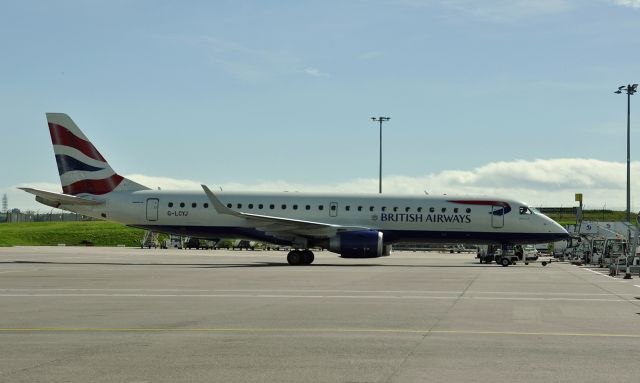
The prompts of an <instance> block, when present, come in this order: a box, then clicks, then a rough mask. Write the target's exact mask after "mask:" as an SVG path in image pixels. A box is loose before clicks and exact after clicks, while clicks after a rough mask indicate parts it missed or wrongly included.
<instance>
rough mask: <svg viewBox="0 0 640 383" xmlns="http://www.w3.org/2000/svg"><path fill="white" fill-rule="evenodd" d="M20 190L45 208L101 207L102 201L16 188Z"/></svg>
mask: <svg viewBox="0 0 640 383" xmlns="http://www.w3.org/2000/svg"><path fill="white" fill-rule="evenodd" d="M18 189H20V190H24V191H26V192H27V193H30V194H33V195H35V196H36V201H38V202H40V203H43V204H45V205H47V206H51V207H58V206H60V205H85V206H91V205H101V204H103V203H104V201H95V200H92V199H87V198H82V197H75V196H72V195H68V194H60V193H54V192H50V191H45V190H40V189H33V188H18Z"/></svg>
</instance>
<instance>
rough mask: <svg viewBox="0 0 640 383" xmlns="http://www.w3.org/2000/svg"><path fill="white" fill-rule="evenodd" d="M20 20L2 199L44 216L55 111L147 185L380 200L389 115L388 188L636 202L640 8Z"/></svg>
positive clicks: (181, 9) (295, 4) (555, 0)
mask: <svg viewBox="0 0 640 383" xmlns="http://www.w3.org/2000/svg"><path fill="white" fill-rule="evenodd" d="M2 9H3V11H2V13H0V52H2V60H0V85H1V86H0V102H1V105H2V106H1V107H0V109H1V110H2V111H3V113H2V114H3V125H2V132H1V134H2V138H1V140H2V142H3V145H2V150H1V151H0V163H1V164H2V165H1V166H2V177H1V178H0V192H6V193H8V194H9V196H10V205H12V206H13V207H22V208H31V207H37V206H38V205H36V204H29V203H28V202H26V201H27V200H28V196H26V197H25V198H24V199H23V197H21V196H19V192H16V191H15V186H16V185H24V184H29V185H36V184H37V185H44V186H49V188H50V189H54V190H56V188H59V186H58V185H57V184H58V175H57V171H56V168H55V161H54V159H53V151H52V149H51V144H50V139H49V136H48V132H47V128H46V122H45V118H44V113H45V112H64V113H68V114H69V115H71V117H72V118H73V119H74V120H75V121H76V123H77V124H78V125H79V126H80V127H81V128H82V129H83V131H84V132H85V134H86V135H87V136H88V137H89V138H90V139H91V140H92V141H93V142H94V144H95V145H96V146H97V147H98V148H99V150H100V151H101V152H102V154H103V155H104V156H105V157H106V158H107V159H108V160H109V162H110V164H111V165H112V167H113V168H114V169H116V171H118V172H119V173H120V174H123V175H134V176H135V175H137V177H139V178H138V179H144V180H145V181H146V182H148V183H151V184H150V185H149V186H162V187H164V188H167V187H171V186H178V187H197V185H198V184H199V183H207V184H211V185H222V186H223V187H226V188H239V189H257V188H266V189H275V190H281V189H295V190H326V191H338V190H339V191H346V192H349V191H365V192H366V191H370V192H376V191H377V171H378V130H377V125H376V124H374V123H373V122H372V121H371V120H370V117H371V116H378V115H384V116H390V117H391V121H389V122H388V123H386V124H385V126H384V174H385V180H386V181H385V185H386V187H385V191H387V190H388V191H392V192H396V193H402V192H421V191H422V190H425V189H427V190H429V191H430V192H431V193H449V194H457V193H462V194H465V193H474V194H475V193H484V192H486V193H499V194H502V195H507V196H510V197H514V198H520V199H524V200H527V201H530V202H531V203H533V204H535V205H542V204H546V205H560V204H564V205H567V204H570V203H571V202H572V200H573V192H583V193H585V200H586V201H589V196H591V198H592V199H591V201H592V205H593V206H592V207H594V208H595V207H597V206H595V205H602V204H607V205H608V206H611V207H623V206H624V187H625V186H624V185H625V171H624V162H625V160H626V152H625V148H626V146H625V140H626V131H625V126H626V125H625V124H626V120H625V118H626V115H625V113H626V100H625V97H623V96H620V95H615V94H613V91H614V90H615V89H616V88H617V86H618V85H622V84H627V83H628V82H631V83H634V82H639V81H640V71H639V70H638V68H639V67H638V62H640V60H639V59H640V51H639V50H638V49H637V47H638V46H640V0H588V1H587V0H535V1H534V0H509V1H508V0H484V1H465V0H404V1H392V0H385V1H383V0H380V1H375V0H372V1H270V2H266V1H142V0H138V1H117V0H109V1H100V0H86V1H71V0H69V1H28V0H27V1H3V2H2ZM636 99H637V97H636ZM634 101H636V100H632V159H633V158H634V157H636V158H637V156H634V155H633V153H634V142H639V141H638V140H637V139H636V138H637V137H638V129H637V128H636V127H637V126H638V124H633V121H634V120H633V118H634V116H633V112H634V110H638V113H636V115H638V118H640V114H639V113H640V109H638V108H640V106H639V107H638V108H634V105H633V102H634ZM637 102H640V99H637ZM637 102H636V103H637ZM636 153H640V148H638V150H637V151H636ZM634 168H637V166H634ZM638 169H640V168H638ZM576 172H580V173H579V174H578V173H576ZM550 173H553V174H550ZM618 173H620V174H618ZM636 174H637V176H636ZM145 177H146V178H145ZM158 177H164V178H158ZM632 178H633V179H634V180H635V179H636V178H638V179H639V181H640V172H636V171H635V169H634V170H633V175H632ZM549 179H551V180H552V181H549ZM637 186H638V188H640V182H639V183H638V185H637ZM638 188H635V183H634V190H640V189H638ZM634 195H635V193H632V199H633V200H634V201H635V197H633V196H634ZM635 205H636V204H635V202H634V206H635ZM638 206H640V204H638Z"/></svg>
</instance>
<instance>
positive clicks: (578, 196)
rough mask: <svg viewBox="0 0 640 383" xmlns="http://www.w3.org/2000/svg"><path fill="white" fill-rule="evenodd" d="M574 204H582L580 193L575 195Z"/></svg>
mask: <svg viewBox="0 0 640 383" xmlns="http://www.w3.org/2000/svg"><path fill="white" fill-rule="evenodd" d="M576 202H582V193H576Z"/></svg>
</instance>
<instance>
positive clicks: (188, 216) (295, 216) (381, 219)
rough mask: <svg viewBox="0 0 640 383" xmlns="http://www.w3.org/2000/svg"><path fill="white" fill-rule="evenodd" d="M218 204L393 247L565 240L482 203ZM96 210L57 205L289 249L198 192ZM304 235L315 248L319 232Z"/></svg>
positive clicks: (517, 212)
mask: <svg viewBox="0 0 640 383" xmlns="http://www.w3.org/2000/svg"><path fill="white" fill-rule="evenodd" d="M216 196H217V197H218V198H219V200H220V202H221V203H222V204H224V205H226V206H227V207H228V208H230V209H233V210H234V211H236V212H242V213H249V214H256V215H261V216H269V217H278V218H286V219H291V220H300V221H306V222H322V223H324V224H330V225H339V226H345V227H347V226H360V227H366V228H370V229H371V230H377V231H380V232H382V233H383V235H384V242H385V244H392V243H397V242H457V243H511V244H517V243H539V242H549V241H553V240H557V239H562V238H565V237H566V235H567V234H566V231H565V230H564V229H563V228H562V227H561V226H560V225H558V224H557V223H556V222H554V221H553V220H551V219H550V218H548V217H547V216H545V215H543V214H541V213H538V212H536V211H535V210H532V209H530V208H529V207H528V206H527V205H526V204H524V203H522V202H518V201H515V200H508V199H500V200H496V199H494V198H486V197H474V198H469V197H450V196H442V197H434V196H426V195H425V196H400V195H397V196H387V195H370V194H361V195H347V194H344V195H326V194H307V193H297V192H285V193H247V192H242V193H231V192H218V193H216ZM104 197H105V199H106V201H107V202H106V204H103V205H98V206H64V205H62V206H61V208H64V209H67V210H72V211H76V212H78V213H81V214H85V215H88V216H92V217H97V218H103V219H108V220H112V221H117V222H121V223H124V224H127V225H130V226H135V227H141V228H147V229H150V230H155V231H159V232H166V233H172V234H180V235H190V236H194V237H200V238H248V239H255V240H262V241H267V242H273V243H283V244H286V243H291V242H292V239H291V238H290V237H287V236H279V235H278V233H277V232H272V231H270V230H269V227H268V225H265V227H260V226H259V225H256V224H255V222H252V221H249V220H247V219H245V218H242V217H238V216H233V215H228V214H220V213H219V212H217V211H216V210H215V209H214V208H213V206H212V203H211V201H210V200H209V198H208V197H207V195H206V194H205V193H203V192H197V191H194V192H175V191H155V190H143V191H135V192H112V193H109V194H108V195H106V196H104ZM315 234H317V235H311V236H309V239H310V241H311V242H310V244H320V243H321V241H320V240H318V238H321V237H322V233H320V232H318V233H315Z"/></svg>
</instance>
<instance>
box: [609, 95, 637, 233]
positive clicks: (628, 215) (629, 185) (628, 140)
mask: <svg viewBox="0 0 640 383" xmlns="http://www.w3.org/2000/svg"><path fill="white" fill-rule="evenodd" d="M637 89H638V84H633V85H631V84H629V85H627V86H624V85H622V86H619V87H618V90H616V91H615V92H614V93H616V94H620V93H622V92H625V93H626V94H627V222H631V144H630V140H631V96H632V95H633V94H634V93H636V91H637Z"/></svg>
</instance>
